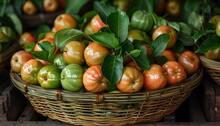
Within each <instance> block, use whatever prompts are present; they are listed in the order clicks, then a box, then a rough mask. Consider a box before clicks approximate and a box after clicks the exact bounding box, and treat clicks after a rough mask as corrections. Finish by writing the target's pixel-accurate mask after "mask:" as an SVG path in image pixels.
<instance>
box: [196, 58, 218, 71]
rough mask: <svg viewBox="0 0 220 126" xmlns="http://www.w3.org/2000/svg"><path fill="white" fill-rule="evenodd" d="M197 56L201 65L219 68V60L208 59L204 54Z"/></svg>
mask: <svg viewBox="0 0 220 126" xmlns="http://www.w3.org/2000/svg"><path fill="white" fill-rule="evenodd" d="M199 57H200V59H201V62H202V65H203V66H205V67H207V68H210V69H217V70H220V62H218V61H215V60H211V59H208V58H206V57H205V56H204V55H200V56H199Z"/></svg>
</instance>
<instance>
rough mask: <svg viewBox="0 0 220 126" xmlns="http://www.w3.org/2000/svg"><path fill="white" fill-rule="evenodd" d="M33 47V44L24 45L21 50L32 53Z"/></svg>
mask: <svg viewBox="0 0 220 126" xmlns="http://www.w3.org/2000/svg"><path fill="white" fill-rule="evenodd" d="M35 45H36V44H35V43H33V42H31V43H28V44H25V45H24V47H23V48H24V50H25V51H27V52H32V51H34V47H35Z"/></svg>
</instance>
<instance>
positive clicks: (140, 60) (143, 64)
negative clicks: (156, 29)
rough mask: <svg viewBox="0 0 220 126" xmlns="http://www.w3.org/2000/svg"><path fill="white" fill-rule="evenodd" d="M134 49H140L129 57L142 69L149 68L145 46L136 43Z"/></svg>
mask: <svg viewBox="0 0 220 126" xmlns="http://www.w3.org/2000/svg"><path fill="white" fill-rule="evenodd" d="M136 49H139V50H141V52H140V54H139V55H138V56H137V57H135V56H131V58H132V59H133V60H134V61H135V62H136V63H137V64H138V66H139V67H140V68H141V69H143V70H148V69H149V68H150V61H149V59H148V57H147V51H146V47H145V46H144V45H136Z"/></svg>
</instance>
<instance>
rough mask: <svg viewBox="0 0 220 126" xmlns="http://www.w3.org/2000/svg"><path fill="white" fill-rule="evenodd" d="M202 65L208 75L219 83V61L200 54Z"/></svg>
mask: <svg viewBox="0 0 220 126" xmlns="http://www.w3.org/2000/svg"><path fill="white" fill-rule="evenodd" d="M200 59H201V62H202V65H203V66H204V67H205V70H206V71H207V73H208V74H209V75H210V77H211V78H212V79H213V80H214V81H215V82H216V83H217V84H220V62H218V61H214V60H211V59H208V58H206V57H205V56H200Z"/></svg>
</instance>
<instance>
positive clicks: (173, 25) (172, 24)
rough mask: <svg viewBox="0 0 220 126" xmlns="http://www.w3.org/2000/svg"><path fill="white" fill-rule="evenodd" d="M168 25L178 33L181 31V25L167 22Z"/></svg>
mask: <svg viewBox="0 0 220 126" xmlns="http://www.w3.org/2000/svg"><path fill="white" fill-rule="evenodd" d="M167 25H169V26H171V27H172V28H174V29H175V30H176V31H178V32H179V31H180V25H179V23H177V22H167Z"/></svg>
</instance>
